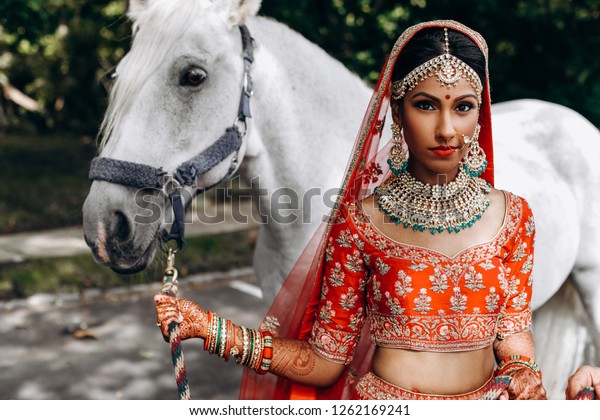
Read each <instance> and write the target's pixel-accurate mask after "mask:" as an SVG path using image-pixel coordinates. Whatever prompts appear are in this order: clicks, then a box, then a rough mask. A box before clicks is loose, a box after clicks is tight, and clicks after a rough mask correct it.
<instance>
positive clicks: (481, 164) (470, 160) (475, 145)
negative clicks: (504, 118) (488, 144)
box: [461, 124, 488, 178]
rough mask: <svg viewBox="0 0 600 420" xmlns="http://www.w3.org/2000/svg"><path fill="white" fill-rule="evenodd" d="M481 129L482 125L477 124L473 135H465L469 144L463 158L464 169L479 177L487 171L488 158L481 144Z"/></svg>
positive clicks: (464, 138)
mask: <svg viewBox="0 0 600 420" xmlns="http://www.w3.org/2000/svg"><path fill="white" fill-rule="evenodd" d="M480 130H481V126H480V125H479V124H477V125H476V126H475V132H474V133H473V137H469V136H465V135H464V134H461V135H462V136H463V140H464V142H465V144H466V145H468V146H469V148H468V149H467V153H466V154H465V157H464V158H463V169H464V170H465V172H466V173H467V174H468V175H469V176H471V177H473V178H475V177H478V176H479V175H481V174H482V173H483V171H485V168H486V167H487V164H488V162H487V160H486V156H485V151H484V150H483V149H482V148H481V146H479V132H480Z"/></svg>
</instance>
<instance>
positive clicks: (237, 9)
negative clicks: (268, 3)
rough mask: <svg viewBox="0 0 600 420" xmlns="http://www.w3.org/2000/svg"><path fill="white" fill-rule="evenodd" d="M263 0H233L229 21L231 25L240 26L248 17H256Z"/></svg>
mask: <svg viewBox="0 0 600 420" xmlns="http://www.w3.org/2000/svg"><path fill="white" fill-rule="evenodd" d="M261 1H262V0H233V1H232V2H231V10H230V11H229V18H228V21H229V23H230V24H231V25H239V24H241V23H243V22H244V20H246V18H247V17H248V16H254V15H256V14H257V13H258V10H259V9H260V3H261Z"/></svg>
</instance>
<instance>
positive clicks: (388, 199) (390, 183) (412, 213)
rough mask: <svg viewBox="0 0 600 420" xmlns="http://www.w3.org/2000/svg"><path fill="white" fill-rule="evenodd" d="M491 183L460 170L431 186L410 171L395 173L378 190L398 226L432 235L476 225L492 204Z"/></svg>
mask: <svg viewBox="0 0 600 420" xmlns="http://www.w3.org/2000/svg"><path fill="white" fill-rule="evenodd" d="M490 189H491V187H490V185H489V184H488V183H487V182H485V181H484V180H483V179H481V178H478V177H470V176H469V175H467V174H466V173H465V172H464V171H462V170H461V171H459V173H458V176H457V177H456V179H454V180H453V181H451V182H449V183H446V184H436V185H429V184H425V183H423V182H421V181H418V180H417V179H415V178H414V177H413V176H412V175H411V174H410V173H409V172H404V173H403V174H401V175H399V176H392V177H391V178H390V179H388V180H387V181H386V182H385V183H383V184H382V185H380V186H379V187H378V188H376V189H375V194H376V195H377V197H378V198H377V202H378V203H379V208H380V209H381V210H382V211H383V212H385V214H387V215H388V216H389V217H390V219H391V220H392V222H394V223H396V224H397V225H401V226H404V227H405V228H411V227H412V229H413V230H414V231H420V232H424V231H425V230H428V231H429V232H430V233H431V234H432V235H434V234H436V233H442V232H444V231H447V232H449V233H452V232H456V233H458V232H460V231H461V230H463V229H466V228H468V227H471V226H473V224H474V223H475V222H476V221H477V220H479V219H481V216H482V215H483V213H484V212H485V210H486V209H487V208H488V206H489V205H490V200H489V198H488V196H487V195H488V194H489V192H490Z"/></svg>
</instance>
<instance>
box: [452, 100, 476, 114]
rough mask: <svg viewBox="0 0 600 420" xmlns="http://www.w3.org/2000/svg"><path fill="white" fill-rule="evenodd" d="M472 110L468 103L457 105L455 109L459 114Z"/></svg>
mask: <svg viewBox="0 0 600 420" xmlns="http://www.w3.org/2000/svg"><path fill="white" fill-rule="evenodd" d="M472 109H473V104H470V103H468V102H464V103H462V104H458V106H457V107H456V110H457V111H459V112H468V111H470V110H472Z"/></svg>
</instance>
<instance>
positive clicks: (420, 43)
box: [392, 28, 486, 85]
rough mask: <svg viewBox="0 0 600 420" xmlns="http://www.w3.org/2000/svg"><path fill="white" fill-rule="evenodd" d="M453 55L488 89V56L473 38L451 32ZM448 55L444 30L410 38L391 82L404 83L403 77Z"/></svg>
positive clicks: (421, 33) (427, 30)
mask: <svg viewBox="0 0 600 420" xmlns="http://www.w3.org/2000/svg"><path fill="white" fill-rule="evenodd" d="M448 45H449V47H450V54H452V55H454V56H455V57H457V58H459V59H461V60H462V61H464V62H465V63H467V64H468V65H469V66H471V68H472V69H473V70H475V72H476V73H477V75H478V76H479V78H480V79H481V82H482V83H483V84H484V85H485V80H486V78H485V75H486V72H485V56H484V55H483V52H481V50H480V49H479V47H478V46H477V44H475V42H473V40H472V39H471V38H469V37H468V36H467V35H464V34H462V33H460V32H456V31H455V30H452V29H448ZM445 52H446V48H445V39H444V28H427V29H423V30H422V31H420V32H418V33H417V34H416V35H415V36H413V37H412V38H411V40H410V41H408V43H407V44H406V46H405V47H404V48H403V49H402V52H401V53H400V55H399V56H398V60H397V61H396V65H395V66H394V71H393V73H392V81H396V80H402V79H403V78H404V76H406V75H407V74H408V73H410V72H411V71H412V70H414V69H415V68H416V67H417V66H420V65H421V64H423V63H424V62H426V61H429V60H431V59H432V58H434V57H437V56H440V55H442V54H444V53H445Z"/></svg>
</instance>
